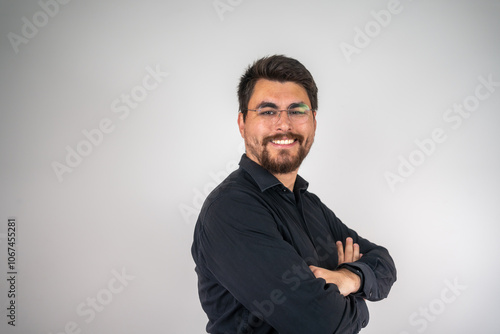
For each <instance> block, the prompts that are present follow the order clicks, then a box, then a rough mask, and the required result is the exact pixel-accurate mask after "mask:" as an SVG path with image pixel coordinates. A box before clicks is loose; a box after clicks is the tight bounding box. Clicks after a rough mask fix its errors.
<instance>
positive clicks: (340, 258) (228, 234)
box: [192, 56, 396, 334]
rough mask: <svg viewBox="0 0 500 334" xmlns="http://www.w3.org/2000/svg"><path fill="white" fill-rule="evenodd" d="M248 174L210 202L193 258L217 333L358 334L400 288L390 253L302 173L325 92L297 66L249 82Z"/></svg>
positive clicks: (289, 62) (243, 167)
mask: <svg viewBox="0 0 500 334" xmlns="http://www.w3.org/2000/svg"><path fill="white" fill-rule="evenodd" d="M238 98H239V105H240V113H239V115H238V127H239V130H240V133H241V136H242V137H243V139H244V141H245V148H246V153H245V154H244V155H243V156H242V158H241V161H240V168H239V169H238V170H236V171H235V172H233V173H232V174H231V175H229V176H228V177H227V179H226V180H224V181H223V182H222V183H221V184H220V185H219V186H218V187H217V188H216V189H215V190H214V191H213V192H212V193H211V194H210V195H209V196H208V197H207V199H206V201H205V203H204V205H203V207H202V210H201V212H200V215H199V217H198V221H197V223H196V227H195V233H194V241H193V246H192V255H193V258H194V261H195V263H196V272H197V274H198V290H199V296H200V300H201V304H202V307H203V309H204V311H205V312H206V314H207V316H208V324H207V332H209V333H224V334H234V333H254V334H257V333H266V334H271V333H282V334H294V333H297V334H299V333H300V334H309V333H314V334H322V333H325V334H327V333H328V334H332V333H342V334H346V333H358V332H359V331H360V330H361V328H363V327H365V326H366V324H367V323H368V318H369V316H368V309H367V307H366V302H365V300H370V301H377V300H381V299H383V298H385V297H387V295H388V293H389V291H390V288H391V286H392V284H393V283H394V282H395V281H396V268H395V266H394V262H393V260H392V258H391V257H390V255H389V253H388V251H387V250H386V249H385V248H384V247H381V246H378V245H376V244H374V243H372V242H370V241H368V240H367V239H364V238H362V237H360V236H359V235H358V234H357V233H356V232H355V231H353V230H352V229H349V228H348V227H347V226H346V225H344V224H343V223H342V222H341V221H340V220H339V219H338V218H337V217H336V216H335V214H334V213H333V212H332V211H331V210H330V209H329V208H328V207H326V206H325V205H324V204H323V203H322V202H321V201H320V200H319V198H318V197H317V196H315V195H314V194H312V193H310V192H309V191H308V190H307V188H308V183H307V182H306V181H305V180H304V179H303V178H301V177H300V176H299V175H298V169H299V167H300V165H301V163H302V161H303V160H304V158H305V157H306V156H307V154H308V153H309V150H310V149H311V146H312V144H313V142H314V135H315V131H316V110H317V108H318V102H317V88H316V84H315V82H314V79H313V77H312V76H311V74H310V73H309V71H308V70H307V69H306V68H305V67H304V66H303V65H302V64H301V63H300V62H298V61H297V60H295V59H292V58H288V57H284V56H271V57H265V58H262V59H260V60H258V61H256V62H255V63H254V64H253V65H251V66H250V67H249V68H248V69H247V70H246V72H245V73H244V74H243V76H242V77H241V80H240V84H239V87H238Z"/></svg>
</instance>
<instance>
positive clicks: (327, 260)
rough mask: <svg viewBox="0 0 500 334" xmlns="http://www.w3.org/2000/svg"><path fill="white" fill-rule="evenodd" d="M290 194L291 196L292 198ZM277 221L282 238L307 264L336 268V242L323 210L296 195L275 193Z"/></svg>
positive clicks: (272, 204) (274, 213)
mask: <svg viewBox="0 0 500 334" xmlns="http://www.w3.org/2000/svg"><path fill="white" fill-rule="evenodd" d="M290 195H291V196H290ZM270 204H271V210H272V211H273V215H274V217H275V222H276V225H277V228H278V230H279V231H280V233H281V235H282V236H283V239H284V240H285V241H286V242H288V243H289V244H290V245H291V246H292V247H293V248H294V249H295V250H296V251H297V253H298V254H299V255H300V256H301V257H302V258H303V259H304V261H305V262H306V263H307V264H308V265H314V266H319V267H322V268H329V269H335V268H336V267H337V264H338V255H337V248H336V245H335V242H336V240H339V238H338V237H336V236H335V235H334V234H333V230H334V229H332V227H331V225H330V224H332V223H333V222H330V221H329V220H328V217H327V216H326V215H325V213H324V211H323V209H322V207H321V206H320V205H319V204H317V203H314V202H313V201H310V200H308V199H307V198H304V197H301V198H299V199H297V200H296V199H295V197H293V194H289V196H287V195H285V194H275V196H273V199H272V201H270Z"/></svg>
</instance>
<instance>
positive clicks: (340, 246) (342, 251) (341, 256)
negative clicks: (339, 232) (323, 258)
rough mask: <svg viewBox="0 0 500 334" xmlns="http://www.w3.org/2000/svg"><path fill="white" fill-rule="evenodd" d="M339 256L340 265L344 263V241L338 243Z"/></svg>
mask: <svg viewBox="0 0 500 334" xmlns="http://www.w3.org/2000/svg"><path fill="white" fill-rule="evenodd" d="M336 245H337V255H338V257H339V265H340V264H342V263H344V245H342V241H337V242H336Z"/></svg>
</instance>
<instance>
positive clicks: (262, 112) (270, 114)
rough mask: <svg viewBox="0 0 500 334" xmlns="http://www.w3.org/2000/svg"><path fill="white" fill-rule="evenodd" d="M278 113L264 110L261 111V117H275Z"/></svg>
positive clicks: (272, 110)
mask: <svg viewBox="0 0 500 334" xmlns="http://www.w3.org/2000/svg"><path fill="white" fill-rule="evenodd" d="M276 113H277V111H276V110H274V109H262V110H260V111H259V115H260V116H274V115H276Z"/></svg>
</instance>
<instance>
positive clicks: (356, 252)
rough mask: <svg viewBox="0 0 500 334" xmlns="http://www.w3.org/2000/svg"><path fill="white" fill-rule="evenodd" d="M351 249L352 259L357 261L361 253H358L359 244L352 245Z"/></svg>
mask: <svg viewBox="0 0 500 334" xmlns="http://www.w3.org/2000/svg"><path fill="white" fill-rule="evenodd" d="M353 251H354V255H353V261H358V260H359V259H360V258H361V255H360V254H359V245H358V244H354V245H353Z"/></svg>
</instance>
